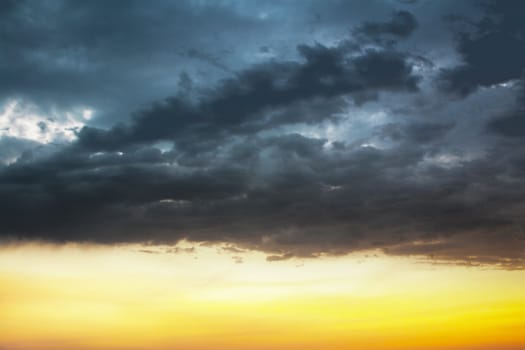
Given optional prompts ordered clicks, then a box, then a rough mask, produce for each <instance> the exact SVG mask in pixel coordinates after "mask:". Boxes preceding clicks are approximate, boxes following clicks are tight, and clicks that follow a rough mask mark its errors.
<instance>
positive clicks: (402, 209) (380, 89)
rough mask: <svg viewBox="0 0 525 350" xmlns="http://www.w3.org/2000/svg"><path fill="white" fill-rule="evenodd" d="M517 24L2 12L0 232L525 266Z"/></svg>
mask: <svg viewBox="0 0 525 350" xmlns="http://www.w3.org/2000/svg"><path fill="white" fill-rule="evenodd" d="M523 15H525V5H524V4H523V3H522V2H520V1H511V0H502V1H461V2H457V1H424V0H422V1H410V2H408V1H387V0H382V1H379V0H374V1H367V2H361V1H344V2H343V1H286V2H274V1H269V0H268V1H262V0H261V1H255V0H254V1H227V2H217V1H156V2H154V3H150V2H146V1H111V2H105V1H89V2H81V1H58V0H57V1H51V0H46V1H29V0H28V1H3V2H2V3H1V5H0V38H1V40H0V77H1V81H2V84H0V198H1V199H0V237H1V238H3V240H5V241H9V240H13V239H14V240H19V239H37V240H47V241H53V242H69V241H76V242H97V243H106V244H112V243H127V242H143V243H151V242H157V243H167V244H175V243H176V242H178V241H179V240H182V239H187V240H190V241H195V242H226V243H228V244H233V245H237V246H239V247H244V248H248V249H255V250H260V251H264V252H267V253H268V254H271V256H272V257H274V258H272V260H281V259H284V258H291V257H315V256H318V255H320V254H346V253H349V252H353V251H359V250H366V249H379V250H382V251H384V252H385V253H387V254H394V255H417V256H423V257H425V256H426V257H433V258H434V259H438V260H440V261H452V262H454V263H468V264H493V265H495V266H500V267H503V268H509V269H510V268H523V267H525V232H524V229H525V226H524V225H525V219H524V216H523V212H524V210H525V180H524V179H525V166H524V164H525V121H524V120H525V119H524V118H525V115H524V111H525V104H524V96H525V95H524V90H523V88H524V75H523V73H524V69H525V41H524V36H523V35H524V33H525V24H524V22H523V21H522V18H523ZM281 257H282V258H281Z"/></svg>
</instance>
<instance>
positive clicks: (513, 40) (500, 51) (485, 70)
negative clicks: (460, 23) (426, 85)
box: [442, 0, 525, 96]
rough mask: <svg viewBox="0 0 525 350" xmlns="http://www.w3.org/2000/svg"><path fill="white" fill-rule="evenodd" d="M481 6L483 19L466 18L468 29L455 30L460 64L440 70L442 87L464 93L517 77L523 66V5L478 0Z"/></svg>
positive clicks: (516, 0)
mask: <svg viewBox="0 0 525 350" xmlns="http://www.w3.org/2000/svg"><path fill="white" fill-rule="evenodd" d="M480 6H482V8H483V9H484V10H485V16H484V18H483V19H482V20H480V21H478V22H472V21H471V20H467V19H465V21H464V23H468V24H469V25H470V26H471V28H469V29H468V30H464V29H462V30H461V31H459V32H458V33H457V45H458V51H459V54H460V55H461V57H462V59H463V63H462V64H460V65H459V66H457V67H454V68H450V69H445V70H443V72H442V79H443V86H442V87H443V89H445V90H446V91H451V92H455V93H458V94H460V95H463V96H464V95H467V94H469V93H471V92H473V91H474V90H475V89H477V88H478V87H490V86H492V85H495V84H501V83H505V82H508V81H510V80H515V79H520V78H521V77H522V75H523V70H524V68H525V41H524V38H523V33H524V31H525V24H524V22H523V14H524V13H525V4H524V3H523V2H522V1H519V0H503V1H487V2H481V3H480ZM463 28H464V27H463Z"/></svg>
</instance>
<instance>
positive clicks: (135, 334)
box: [0, 242, 525, 350]
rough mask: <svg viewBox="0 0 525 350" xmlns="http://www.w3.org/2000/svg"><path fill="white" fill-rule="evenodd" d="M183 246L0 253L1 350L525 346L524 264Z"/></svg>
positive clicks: (471, 349)
mask: <svg viewBox="0 0 525 350" xmlns="http://www.w3.org/2000/svg"><path fill="white" fill-rule="evenodd" d="M189 248H190V246H189V243H188V242H183V243H182V244H181V246H180V247H179V249H178V252H177V253H174V252H171V253H169V252H166V247H146V248H144V247H139V246H134V245H123V246H82V245H63V246H53V245H42V244H37V243H26V244H20V245H11V246H4V247H3V248H0V349H2V350H3V349H8V350H47V349H49V350H51V349H56V350H60V349H68V350H77V349H82V350H83V349H86V350H87V349H104V350H106V349H107V350H113V349H119V350H120V349H122V350H123V349H137V350H138V349H159V350H167V349H187V350H201V349H202V350H204V349H214V350H216V349H219V350H222V349H224V350H226V349H239V350H240V349H250V350H252V349H253V350H258V349H261V350H262V349H277V350H280V349H282V350H285V349H286V350H293V349H331V350H338V349H357V350H368V349H370V350H383V349H384V350H390V349H396V350H397V349H399V350H401V349H414V350H415V349H421V350H423V349H435V350H438V349H440V350H441V349H443V350H445V349H454V350H459V349H461V350H488V349H498V350H500V349H502V350H505V349H508V350H510V349H512V350H518V349H525V334H524V332H523V330H524V329H525V271H505V270H495V269H490V268H474V267H465V266H452V265H446V266H444V265H431V264H428V263H421V261H419V260H416V259H410V258H394V257H387V256H383V255H379V256H374V255H373V254H370V253H369V255H368V256H367V257H365V256H364V254H354V255H349V256H344V257H322V258H317V259H306V260H299V259H292V260H288V261H278V262H267V261H266V260H265V255H264V254H262V253H257V252H236V251H234V249H229V248H228V247H225V246H220V245H216V246H195V247H193V248H191V249H189ZM230 248H231V247H230ZM155 252H156V253H155Z"/></svg>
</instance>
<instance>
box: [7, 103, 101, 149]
mask: <svg viewBox="0 0 525 350" xmlns="http://www.w3.org/2000/svg"><path fill="white" fill-rule="evenodd" d="M41 113H42V112H40V111H39V110H38V107H37V106H35V105H33V104H31V103H28V102H25V101H22V100H9V101H8V102H7V103H6V104H5V105H4V106H3V108H2V109H1V110H0V130H1V133H0V136H9V137H15V138H20V139H26V140H31V141H36V142H38V143H41V144H48V143H51V142H69V141H72V140H74V139H75V130H79V129H80V128H82V127H83V126H84V125H85V122H86V121H87V120H90V119H91V118H92V117H93V113H94V111H93V110H92V109H89V108H80V109H73V110H69V111H59V110H54V111H52V112H51V113H50V114H48V115H43V114H41Z"/></svg>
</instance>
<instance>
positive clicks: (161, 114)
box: [78, 42, 418, 150]
mask: <svg viewBox="0 0 525 350" xmlns="http://www.w3.org/2000/svg"><path fill="white" fill-rule="evenodd" d="M347 46H348V45H347V43H346V42H344V43H343V44H341V45H339V46H336V47H326V46H323V45H321V44H317V45H315V46H308V45H300V46H299V47H298V51H299V53H300V55H301V56H302V57H303V58H304V62H303V63H295V62H273V63H270V64H264V65H258V66H255V67H253V68H250V69H247V70H244V71H242V72H240V73H238V74H237V77H236V78H233V79H227V80H225V81H223V82H222V83H221V84H220V85H219V86H218V87H217V88H215V89H213V90H210V91H208V92H207V93H206V96H205V97H203V99H202V100H201V101H199V103H198V104H196V105H195V104H190V103H188V102H187V101H185V100H184V99H181V98H178V97H173V98H170V99H168V100H165V101H163V102H161V103H159V104H158V105H156V106H153V107H152V108H151V109H149V110H146V111H143V112H141V113H140V114H139V115H138V116H137V117H136V118H135V120H134V121H133V123H132V125H130V126H124V125H118V126H116V127H114V128H113V129H111V130H109V131H105V130H101V129H95V128H92V127H85V128H83V129H82V130H80V132H79V134H78V137H79V141H78V145H79V146H80V147H85V148H87V149H90V150H115V149H119V148H125V147H126V146H128V145H131V144H134V143H145V142H153V141H158V140H171V139H177V142H181V143H184V142H195V141H196V139H195V138H196V137H201V138H207V139H208V138H211V139H215V138H218V137H220V136H221V135H225V136H230V135H231V134H246V133H253V132H256V131H258V130H262V129H267V128H268V127H269V126H273V127H276V126H279V125H283V124H291V123H299V122H307V123H318V122H321V121H322V119H323V118H328V117H330V115H324V116H323V115H318V116H315V119H313V120H310V119H309V118H308V117H309V115H308V114H307V113H305V114H303V116H302V117H301V116H299V117H294V116H293V115H288V116H283V115H282V114H277V117H275V118H272V117H271V116H270V117H266V116H264V115H262V113H263V112H265V111H268V110H270V109H279V108H282V107H286V106H289V105H293V104H294V103H299V102H301V101H304V100H307V99H316V98H322V99H327V98H333V97H337V96H341V95H344V94H350V93H356V92H362V91H376V90H381V89H383V90H394V91H395V90H407V91H415V90H416V89H417V81H418V77H417V76H415V75H413V74H412V69H411V65H410V64H409V63H408V62H407V57H406V55H404V54H402V53H399V52H395V51H390V50H381V51H379V50H367V51H365V52H363V53H362V54H358V55H357V56H351V57H349V56H348V54H349V53H353V52H352V51H351V50H350V49H349V48H348V47H347ZM349 51H350V52H349ZM290 118H293V119H292V120H291V119H290ZM187 138H190V140H188V141H186V140H185V139H187Z"/></svg>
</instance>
